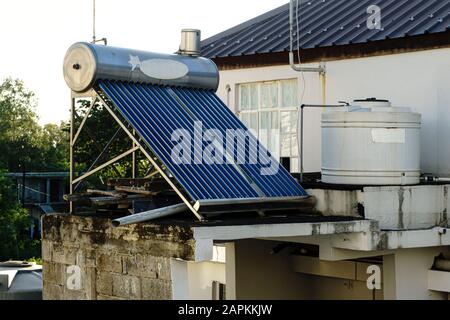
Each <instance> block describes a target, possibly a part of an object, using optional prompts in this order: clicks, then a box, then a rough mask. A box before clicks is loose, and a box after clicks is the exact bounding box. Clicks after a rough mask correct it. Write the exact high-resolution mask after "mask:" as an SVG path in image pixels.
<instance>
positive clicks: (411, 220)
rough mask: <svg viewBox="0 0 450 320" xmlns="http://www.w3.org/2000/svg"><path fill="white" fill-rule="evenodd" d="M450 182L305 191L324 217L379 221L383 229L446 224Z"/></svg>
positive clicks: (418, 227) (426, 227) (412, 228)
mask: <svg viewBox="0 0 450 320" xmlns="http://www.w3.org/2000/svg"><path fill="white" fill-rule="evenodd" d="M449 188H450V186H449V185H420V186H381V187H365V188H364V189H363V191H361V190H329V189H327V190H324V189H311V190H307V191H308V193H309V194H310V195H313V196H315V197H316V199H317V205H316V208H315V209H316V210H317V212H319V213H320V214H322V215H324V216H341V217H345V216H351V217H361V218H365V219H368V220H374V221H378V222H379V225H380V228H381V229H382V230H402V231H404V230H421V229H430V228H434V227H449V226H450V223H449V217H448V211H449V210H450V198H449Z"/></svg>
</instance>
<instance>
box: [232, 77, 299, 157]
mask: <svg viewBox="0 0 450 320" xmlns="http://www.w3.org/2000/svg"><path fill="white" fill-rule="evenodd" d="M287 81H295V84H296V88H297V90H298V89H299V79H298V78H286V79H277V80H267V81H254V82H247V83H238V84H237V85H236V87H237V89H238V94H237V108H236V110H237V111H236V115H237V116H238V117H239V119H240V120H241V121H242V115H243V114H249V115H250V116H252V115H255V114H256V117H257V122H256V123H257V128H249V129H251V130H252V132H253V133H254V134H255V135H256V137H258V139H259V138H260V128H261V114H262V113H264V112H269V113H272V112H274V113H275V112H276V113H277V117H278V121H277V122H278V128H279V130H280V135H279V140H280V141H279V143H278V145H279V150H278V151H277V154H278V157H279V159H281V158H291V161H293V162H292V163H296V162H298V158H299V157H300V150H298V147H297V153H294V151H295V150H294V146H293V139H294V138H295V137H296V139H297V142H298V139H299V137H298V126H299V123H298V112H299V109H300V106H291V107H284V106H283V82H287ZM274 83H276V84H277V94H278V106H277V107H272V108H263V106H262V105H263V102H262V101H263V99H262V87H263V85H265V84H274ZM252 85H257V88H258V89H257V92H258V107H257V109H251V104H252V101H251V92H250V90H249V109H247V110H242V105H241V103H242V91H241V88H242V87H243V86H248V87H249V88H250V87H251V86H252ZM296 98H297V100H298V98H299V95H298V92H297V95H296ZM271 99H272V96H271V95H270V100H271ZM298 103H299V102H298V101H297V104H298ZM283 112H285V113H290V114H296V119H297V121H296V125H295V131H296V132H292V131H290V132H286V133H284V134H283V132H282V113H283ZM289 119H291V117H289ZM250 125H251V124H250ZM283 135H289V136H290V137H291V139H290V142H291V143H290V146H289V149H290V152H289V156H286V154H283V153H282V151H283V145H282V141H283ZM297 144H298V143H297ZM295 161H296V162H295Z"/></svg>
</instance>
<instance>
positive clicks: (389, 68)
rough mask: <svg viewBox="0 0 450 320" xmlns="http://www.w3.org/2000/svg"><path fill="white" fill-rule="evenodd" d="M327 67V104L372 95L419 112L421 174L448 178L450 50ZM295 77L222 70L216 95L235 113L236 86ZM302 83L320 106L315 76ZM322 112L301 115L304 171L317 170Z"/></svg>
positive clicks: (286, 71)
mask: <svg viewBox="0 0 450 320" xmlns="http://www.w3.org/2000/svg"><path fill="white" fill-rule="evenodd" d="M305 66H317V63H312V64H305ZM326 68H327V75H326V78H327V90H326V101H327V103H328V104H336V103H338V102H339V101H348V102H351V101H352V100H354V99H360V98H368V97H376V98H379V99H389V100H390V101H391V102H392V103H393V104H394V105H395V106H406V107H410V108H412V109H413V111H415V112H419V113H422V116H423V129H422V170H423V172H424V173H435V174H440V175H446V176H450V161H448V159H449V158H450V139H448V137H449V134H450V90H449V86H450V48H446V49H436V50H427V51H420V52H413V53H404V54H394V55H384V56H377V57H370V58H358V59H348V60H338V61H329V62H327V63H326ZM295 77H298V78H299V80H300V83H301V76H300V75H299V74H298V73H296V72H294V71H293V70H292V69H290V67H289V66H288V65H286V66H273V67H263V68H250V69H238V70H226V71H221V82H220V87H219V90H218V94H219V96H220V97H221V98H222V99H223V101H225V102H227V101H229V107H230V108H231V109H232V110H233V111H236V108H237V106H236V105H237V103H236V102H237V97H236V94H235V93H236V86H237V85H238V84H240V83H247V82H256V81H269V80H281V79H290V78H295ZM305 80H306V91H305V95H304V99H303V103H306V104H319V103H322V86H321V82H320V79H319V76H318V74H315V73H306V74H305ZM300 85H301V84H300ZM227 86H230V88H231V92H230V93H229V94H228V93H227V90H226V87H227ZM228 95H229V96H228ZM321 112H322V111H321V110H307V111H306V112H305V149H304V150H305V151H304V152H305V163H304V167H305V170H306V171H308V172H318V171H320V169H321V129H320V114H321Z"/></svg>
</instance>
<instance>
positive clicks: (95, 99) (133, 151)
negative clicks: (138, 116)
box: [70, 91, 205, 221]
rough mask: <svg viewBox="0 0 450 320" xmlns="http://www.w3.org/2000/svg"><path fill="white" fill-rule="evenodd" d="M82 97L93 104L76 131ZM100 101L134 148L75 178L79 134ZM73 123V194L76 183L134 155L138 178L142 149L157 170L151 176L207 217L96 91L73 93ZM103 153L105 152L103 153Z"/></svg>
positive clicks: (200, 216) (71, 171)
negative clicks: (75, 149)
mask: <svg viewBox="0 0 450 320" xmlns="http://www.w3.org/2000/svg"><path fill="white" fill-rule="evenodd" d="M82 97H86V98H91V99H92V104H91V106H90V108H89V109H88V111H87V113H86V115H85V117H84V119H83V121H82V123H81V125H80V127H79V128H78V129H77V131H76V132H75V115H76V113H75V112H76V106H75V104H76V98H82ZM98 102H100V103H101V104H102V105H103V107H104V108H105V109H106V110H107V111H108V113H109V114H110V115H111V116H112V117H113V118H114V120H115V121H116V122H117V124H119V126H120V127H121V128H122V130H123V131H124V132H125V133H126V134H127V135H128V137H129V138H130V139H131V141H132V148H131V149H130V150H128V151H126V152H124V153H123V154H121V155H119V156H117V157H115V158H114V159H111V160H110V161H108V162H106V163H104V164H102V165H100V166H98V167H97V168H95V169H92V167H91V168H90V170H89V171H88V172H86V173H85V174H83V175H82V176H80V177H78V178H75V157H74V146H75V144H76V142H77V140H78V137H79V135H80V134H81V132H82V131H83V129H87V128H84V127H85V124H86V121H87V119H88V117H89V114H90V113H91V111H92V109H93V108H94V107H95V104H96V103H98ZM71 111H72V112H71V125H70V194H71V195H73V193H74V191H75V190H76V189H75V188H74V186H75V185H77V184H79V183H81V182H82V181H83V180H84V179H86V178H88V177H90V176H92V175H93V174H95V173H97V172H99V171H100V170H102V169H104V168H106V167H108V166H110V165H112V164H114V163H116V162H117V161H119V160H121V159H123V158H125V157H127V156H129V155H132V157H133V173H132V176H133V178H136V176H137V163H136V159H137V157H136V152H137V151H141V152H142V154H144V156H145V157H146V158H147V159H148V160H149V161H150V163H151V164H152V166H153V168H154V169H155V171H154V172H153V173H152V174H151V176H153V175H155V174H157V173H159V174H160V175H161V176H162V177H163V178H164V179H165V180H166V182H167V183H168V184H169V185H170V186H171V188H172V189H173V190H174V191H175V192H176V193H177V194H178V196H179V197H180V198H181V200H182V201H183V203H184V204H185V205H186V207H187V208H188V209H189V210H190V211H192V213H193V214H194V215H195V216H196V217H197V219H198V220H200V221H204V220H205V219H204V218H203V216H202V215H200V214H199V213H198V211H197V210H196V209H195V208H194V206H193V204H192V203H191V202H190V201H189V199H187V198H186V197H185V196H184V194H183V192H182V191H181V190H180V189H179V188H178V187H177V186H176V185H175V183H174V182H173V181H172V180H171V179H170V178H169V176H168V174H166V172H165V171H164V169H163V168H162V167H161V166H160V165H159V164H158V163H157V161H156V160H155V159H154V158H153V157H152V156H151V155H150V154H149V152H148V151H147V150H146V149H145V148H144V147H143V146H142V144H141V143H140V141H139V139H137V138H136V132H135V131H134V130H133V131H130V130H129V129H128V128H127V126H125V124H124V123H123V122H122V121H121V120H120V118H119V117H118V116H117V115H116V113H115V112H114V111H113V110H112V109H111V108H110V107H109V105H108V103H107V102H106V101H105V100H104V99H103V98H102V97H101V96H100V95H99V94H97V93H96V92H95V91H90V92H89V93H86V94H85V96H83V95H79V94H76V93H72V97H71ZM102 154H103V153H102ZM102 154H101V155H100V156H99V158H100V157H101V156H102ZM98 160H99V159H97V160H96V161H95V163H94V165H95V164H96V162H98ZM70 212H71V213H72V214H73V213H75V206H74V204H73V202H70Z"/></svg>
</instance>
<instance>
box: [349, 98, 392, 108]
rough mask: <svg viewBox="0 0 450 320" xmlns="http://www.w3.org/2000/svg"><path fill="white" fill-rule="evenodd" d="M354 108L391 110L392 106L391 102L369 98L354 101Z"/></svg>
mask: <svg viewBox="0 0 450 320" xmlns="http://www.w3.org/2000/svg"><path fill="white" fill-rule="evenodd" d="M352 107H356V108H358V107H359V108H369V109H372V108H391V107H392V104H391V103H390V102H389V100H383V99H377V98H367V99H358V100H354V101H353V105H352Z"/></svg>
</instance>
